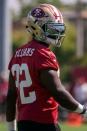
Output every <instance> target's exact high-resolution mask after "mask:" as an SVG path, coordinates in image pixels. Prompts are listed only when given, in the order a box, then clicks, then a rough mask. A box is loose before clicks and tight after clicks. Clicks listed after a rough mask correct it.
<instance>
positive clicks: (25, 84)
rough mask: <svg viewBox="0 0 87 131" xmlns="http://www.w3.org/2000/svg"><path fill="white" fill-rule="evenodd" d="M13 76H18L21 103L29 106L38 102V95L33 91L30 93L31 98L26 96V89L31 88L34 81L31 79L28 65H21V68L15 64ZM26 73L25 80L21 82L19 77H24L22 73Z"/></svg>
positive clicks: (16, 82)
mask: <svg viewBox="0 0 87 131" xmlns="http://www.w3.org/2000/svg"><path fill="white" fill-rule="evenodd" d="M11 71H12V75H13V76H14V75H16V81H15V84H16V87H17V88H19V91H20V98H21V103H22V104H28V103H33V102H34V101H36V94H35V91H31V92H29V96H27V97H25V96H24V88H26V87H27V88H29V87H30V86H31V85H32V80H31V77H30V73H29V68H28V66H27V64H21V66H20V65H19V64H14V65H13V66H12V69H11ZM23 72H24V73H25V80H21V81H19V77H20V75H22V73H23Z"/></svg>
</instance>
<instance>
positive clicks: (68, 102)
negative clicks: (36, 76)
mask: <svg viewBox="0 0 87 131" xmlns="http://www.w3.org/2000/svg"><path fill="white" fill-rule="evenodd" d="M40 79H41V83H42V84H43V86H44V88H47V90H49V91H50V93H51V95H52V96H53V97H54V99H55V100H56V101H57V102H58V103H59V104H60V105H61V106H62V107H64V108H66V109H68V110H70V111H75V112H78V113H81V112H83V111H84V108H83V106H82V105H81V104H80V103H78V102H77V101H76V100H75V99H74V98H73V97H72V96H71V94H70V93H69V92H68V91H66V90H65V88H64V86H63V85H62V83H61V81H60V78H59V77H58V75H57V71H55V70H51V69H48V70H43V71H41V72H40Z"/></svg>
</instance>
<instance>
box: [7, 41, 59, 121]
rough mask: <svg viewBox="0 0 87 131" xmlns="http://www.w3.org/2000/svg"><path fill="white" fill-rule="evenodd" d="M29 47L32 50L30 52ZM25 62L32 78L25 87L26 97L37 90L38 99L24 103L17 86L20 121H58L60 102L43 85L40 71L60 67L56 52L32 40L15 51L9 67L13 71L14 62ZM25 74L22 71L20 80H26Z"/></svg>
mask: <svg viewBox="0 0 87 131" xmlns="http://www.w3.org/2000/svg"><path fill="white" fill-rule="evenodd" d="M24 49H26V50H27V52H26V51H25V52H26V53H24ZM28 49H29V50H31V51H30V53H29V52H28ZM32 49H33V51H32ZM18 52H19V53H18ZM32 52H33V53H32ZM29 55H31V56H29ZM21 56H22V57H21ZM23 63H26V64H27V66H28V70H29V74H30V77H31V80H32V84H31V86H30V87H25V88H23V91H24V97H28V96H29V95H30V92H32V91H35V94H36V100H35V101H34V102H32V103H28V104H22V103H21V100H20V99H21V98H20V87H18V88H17V92H18V99H17V108H18V121H20V120H33V121H36V122H41V123H56V122H57V119H58V118H57V117H58V103H57V102H56V101H55V100H54V99H53V97H52V96H51V95H50V93H49V91H47V90H46V89H45V88H44V87H42V85H41V84H40V80H39V71H41V70H43V69H47V68H51V69H54V70H58V69H59V66H58V63H57V61H56V57H55V55H54V53H53V52H51V51H50V49H49V48H48V47H46V46H44V45H42V44H40V43H37V42H36V41H32V42H31V43H28V44H26V45H24V46H23V47H21V48H20V49H18V50H17V51H16V52H15V54H14V56H13V58H12V60H11V62H10V64H9V69H10V70H11V71H12V66H13V65H14V64H19V65H21V64H23ZM14 74H15V73H14ZM25 75H26V74H25V73H24V72H23V71H22V74H21V75H20V76H19V79H20V82H23V81H24V80H25ZM13 77H14V79H15V80H16V75H13Z"/></svg>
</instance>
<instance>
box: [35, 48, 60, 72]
mask: <svg viewBox="0 0 87 131" xmlns="http://www.w3.org/2000/svg"><path fill="white" fill-rule="evenodd" d="M36 67H37V69H38V70H43V69H47V68H51V69H54V70H58V62H57V60H56V56H55V55H54V53H53V52H51V51H46V50H40V51H39V52H38V60H37V61H36Z"/></svg>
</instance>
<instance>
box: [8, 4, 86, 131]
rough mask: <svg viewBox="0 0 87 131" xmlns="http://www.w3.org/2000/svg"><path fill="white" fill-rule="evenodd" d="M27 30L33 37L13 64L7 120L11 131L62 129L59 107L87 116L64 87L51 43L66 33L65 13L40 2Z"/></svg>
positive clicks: (55, 42)
mask: <svg viewBox="0 0 87 131" xmlns="http://www.w3.org/2000/svg"><path fill="white" fill-rule="evenodd" d="M27 30H28V32H29V33H30V34H31V35H32V37H33V40H32V41H31V42H28V43H27V44H25V45H23V46H22V47H20V48H18V49H17V50H16V52H15V53H14V55H13V57H12V59H11V61H10V63H9V70H10V74H9V90H8V95H7V107H6V119H7V122H8V131H16V120H17V128H18V131H42V130H43V131H60V128H59V126H58V125H57V124H58V106H59V105H61V106H62V107H64V108H66V109H68V110H70V111H72V112H77V113H80V114H85V115H87V110H86V108H85V107H84V106H83V105H81V104H80V103H78V102H77V101H76V100H75V99H74V98H73V97H72V96H71V95H70V94H69V92H67V91H66V90H65V88H64V87H63V85H62V83H61V80H60V76H59V75H60V67H59V64H58V61H57V60H56V56H55V54H54V53H53V52H52V51H51V50H50V49H49V46H50V45H54V46H55V47H60V45H61V42H62V39H63V37H64V35H65V25H64V21H63V17H62V14H61V12H60V11H59V10H58V9H57V8H56V7H54V6H53V5H50V4H40V5H39V6H37V7H36V8H34V9H32V10H31V11H30V12H29V13H28V17H27Z"/></svg>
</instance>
